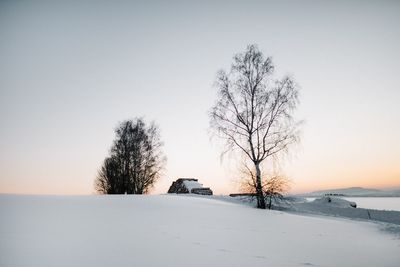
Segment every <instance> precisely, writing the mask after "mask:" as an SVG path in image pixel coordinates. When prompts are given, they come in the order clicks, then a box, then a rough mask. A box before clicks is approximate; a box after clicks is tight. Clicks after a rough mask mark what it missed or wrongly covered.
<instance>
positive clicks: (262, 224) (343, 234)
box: [0, 195, 400, 267]
mask: <svg viewBox="0 0 400 267" xmlns="http://www.w3.org/2000/svg"><path fill="white" fill-rule="evenodd" d="M0 214H1V221H0V266H41V267H42V266H399V263H400V239H399V238H400V237H399V236H398V235H396V234H393V233H390V232H387V231H384V230H383V226H382V225H381V224H375V223H369V222H362V221H353V220H347V219H340V218H331V217H318V216H302V215H295V214H289V213H285V212H280V211H266V210H258V209H255V208H251V207H249V206H246V205H240V204H236V203H229V202H226V201H221V200H216V199H210V198H205V197H188V196H182V195H179V196H178V195H158V196H74V197H71V196H15V195H0Z"/></svg>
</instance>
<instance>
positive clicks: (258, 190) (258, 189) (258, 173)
mask: <svg viewBox="0 0 400 267" xmlns="http://www.w3.org/2000/svg"><path fill="white" fill-rule="evenodd" d="M254 165H255V167H256V193H257V208H259V209H265V199H264V194H263V190H262V185H261V170H260V163H255V164H254Z"/></svg>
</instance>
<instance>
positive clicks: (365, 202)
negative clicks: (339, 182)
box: [307, 197, 400, 211]
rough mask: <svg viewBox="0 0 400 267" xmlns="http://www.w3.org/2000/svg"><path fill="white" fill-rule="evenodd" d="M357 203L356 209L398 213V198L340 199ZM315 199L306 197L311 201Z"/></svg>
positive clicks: (399, 204) (399, 202)
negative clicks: (394, 211)
mask: <svg viewBox="0 0 400 267" xmlns="http://www.w3.org/2000/svg"><path fill="white" fill-rule="evenodd" d="M341 198H343V199H346V200H348V201H354V202H356V203H357V207H358V208H363V209H375V210H396V211H400V197H341ZM314 199H315V197H307V200H308V201H313V200H314Z"/></svg>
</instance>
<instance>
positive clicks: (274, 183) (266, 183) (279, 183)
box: [239, 163, 290, 209]
mask: <svg viewBox="0 0 400 267" xmlns="http://www.w3.org/2000/svg"><path fill="white" fill-rule="evenodd" d="M261 172H262V177H261V188H262V191H263V193H264V199H265V200H266V207H267V208H268V209H271V208H272V202H273V200H275V201H276V200H278V199H283V193H285V192H287V191H288V190H289V189H290V179H289V178H287V177H286V176H284V175H280V174H278V173H276V172H272V173H267V172H266V171H264V170H263V169H262V168H261ZM239 184H240V190H241V191H242V192H243V193H249V194H251V195H253V194H254V195H256V196H257V194H256V188H257V179H256V174H255V172H254V170H253V169H251V168H249V167H248V166H247V164H246V163H244V164H243V168H242V169H241V178H240V183H239Z"/></svg>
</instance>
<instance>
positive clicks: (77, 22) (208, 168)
mask: <svg viewBox="0 0 400 267" xmlns="http://www.w3.org/2000/svg"><path fill="white" fill-rule="evenodd" d="M54 2H58V3H54ZM61 2H62V1H1V2H0V192H3V193H32V194H41V193H45V194H91V193H93V192H94V189H93V181H94V178H95V176H96V173H97V170H98V168H99V167H100V165H101V163H102V161H103V159H104V158H105V157H106V156H107V153H108V150H109V148H110V145H111V142H112V140H113V138H114V128H115V126H116V125H117V123H118V122H119V121H122V120H124V119H129V118H134V117H137V116H144V117H145V119H147V120H155V121H156V122H157V123H158V124H159V126H160V128H161V134H162V138H163V140H164V142H165V147H164V151H165V154H166V155H167V157H168V163H167V166H166V171H165V175H164V176H163V178H162V179H161V180H160V181H159V182H158V183H157V184H156V188H155V190H154V191H153V193H163V192H165V191H166V190H167V189H168V186H169V185H170V184H171V182H172V181H173V180H175V179H176V178H177V177H188V176H189V177H196V178H199V179H200V181H201V182H202V183H204V184H205V185H206V186H210V187H211V188H212V189H213V190H214V191H215V193H217V194H219V193H228V192H232V191H237V190H236V188H235V184H234V183H233V182H232V180H233V179H234V178H235V176H236V175H235V172H236V168H235V167H234V163H233V162H232V160H231V161H229V160H225V161H223V162H222V163H221V161H220V158H219V155H220V152H221V149H220V147H218V145H217V144H215V143H213V142H210V135H209V132H208V127H209V124H208V123H209V118H208V115H207V112H208V111H209V109H210V108H211V106H212V104H213V103H214V101H215V98H216V90H215V88H213V86H212V85H213V82H214V78H215V75H216V72H217V70H219V69H220V68H225V69H227V68H228V67H229V66H230V63H231V62H232V56H233V55H234V54H235V53H237V52H241V51H243V50H244V49H245V47H246V46H247V44H252V43H256V44H258V45H259V48H260V49H261V50H262V51H263V52H264V53H265V54H266V55H270V56H272V57H273V60H274V63H275V64H276V66H277V74H278V75H282V74H285V73H288V74H292V75H293V76H294V78H295V79H296V81H297V82H298V83H299V84H300V85H301V98H300V100H301V105H300V107H299V109H298V112H297V116H298V117H299V118H302V119H305V120H306V123H305V125H304V126H303V134H302V143H301V145H300V146H298V147H297V148H296V149H295V150H293V154H292V157H291V158H290V159H289V160H287V161H286V163H285V164H284V165H283V169H284V170H285V173H286V174H287V175H289V176H290V177H291V179H292V181H293V184H292V190H293V192H303V191H308V190H314V189H323V188H329V187H346V186H365V187H389V186H400V142H399V141H400V52H399V47H400V16H399V14H400V2H398V1H332V2H329V3H328V1H326V2H323V1H289V2H286V1H279V3H274V2H269V1H229V2H228V1H226V2H219V3H214V1H210V2H206V1H193V2H191V3H189V2H188V1H186V2H185V3H184V2H183V1H182V2H173V1H168V3H167V1H159V2H149V1H143V2H136V3H135V2H132V1H115V2H118V4H117V3H106V2H101V1H64V2H63V3H61Z"/></svg>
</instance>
